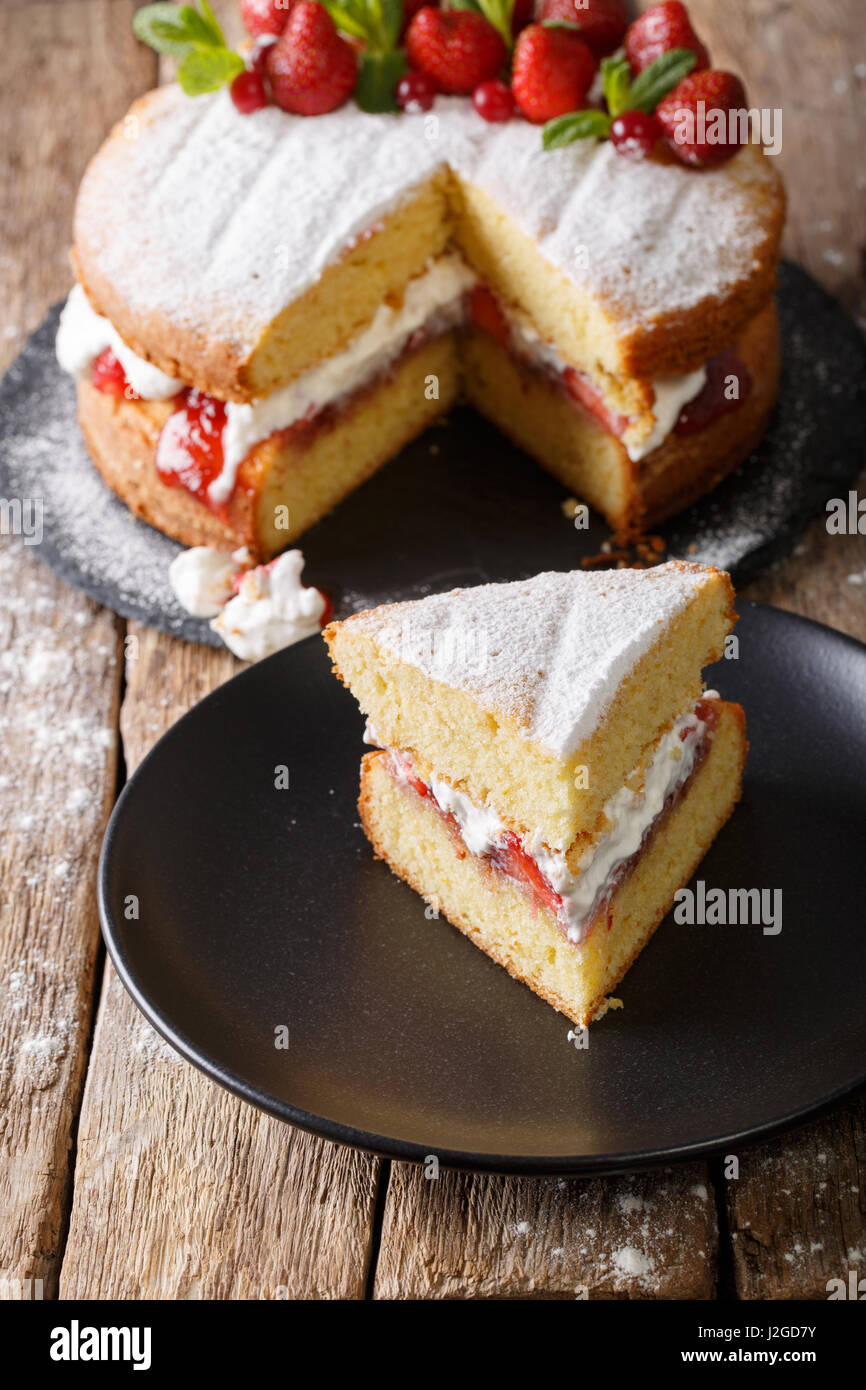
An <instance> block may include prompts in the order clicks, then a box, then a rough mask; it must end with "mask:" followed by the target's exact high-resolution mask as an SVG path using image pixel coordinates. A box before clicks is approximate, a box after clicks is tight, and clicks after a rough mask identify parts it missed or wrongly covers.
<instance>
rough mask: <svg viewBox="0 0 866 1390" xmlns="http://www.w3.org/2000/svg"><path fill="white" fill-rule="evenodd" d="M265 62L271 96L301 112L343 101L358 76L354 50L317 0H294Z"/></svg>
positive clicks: (325, 108)
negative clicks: (280, 34) (285, 23)
mask: <svg viewBox="0 0 866 1390" xmlns="http://www.w3.org/2000/svg"><path fill="white" fill-rule="evenodd" d="M265 67H266V69H267V74H268V78H269V80H270V84H271V91H272V92H273V96H274V101H275V102H276V103H277V105H278V106H281V107H282V108H283V110H284V111H294V112H295V114H296V115H299V116H321V115H322V114H323V113H324V112H325V111H333V110H335V109H336V107H338V106H342V104H343V102H344V101H345V100H346V98H347V97H348V96H349V95H350V94H351V92H352V89H353V88H354V86H355V80H356V77H357V59H356V57H355V50H354V49H353V48H352V45H351V44H349V43H347V42H346V40H345V39H344V38H341V37H340V35H339V34H338V33H337V30H336V28H335V27H334V21H333V20H332V19H331V16H330V15H329V14H328V12H327V10H326V9H325V8H324V6H323V5H319V4H318V3H317V0H296V3H295V5H294V7H293V9H292V12H291V15H290V16H289V22H288V24H287V26H286V30H285V33H284V34H283V36H282V38H281V39H279V40H278V42H277V43H275V44H274V45H273V46H272V48H271V50H270V52H269V53H268V55H267V57H266V58H265Z"/></svg>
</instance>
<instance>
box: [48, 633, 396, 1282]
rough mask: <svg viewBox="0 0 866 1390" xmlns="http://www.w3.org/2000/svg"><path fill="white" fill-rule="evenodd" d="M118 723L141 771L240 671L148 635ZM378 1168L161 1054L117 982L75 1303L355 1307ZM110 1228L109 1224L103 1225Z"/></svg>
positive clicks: (82, 1165) (81, 1192)
mask: <svg viewBox="0 0 866 1390" xmlns="http://www.w3.org/2000/svg"><path fill="white" fill-rule="evenodd" d="M131 635H132V636H133V637H134V638H135V639H136V641H137V644H138V646H137V648H136V647H135V646H133V647H132V651H131V659H130V660H129V661H128V663H127V692H126V698H125V700H124V703H123V708H122V711H121V728H122V732H123V741H124V752H125V756H126V762H127V767H128V769H129V770H130V771H131V770H132V769H133V768H134V767H135V765H136V764H137V763H138V762H139V761H140V760H141V758H142V757H143V755H144V753H145V752H146V751H147V750H148V748H150V746H151V745H152V743H153V742H154V740H155V739H156V738H157V737H158V735H159V734H160V733H162V732H163V730H164V729H165V728H167V727H168V726H169V725H170V724H172V723H173V722H174V720H175V719H176V718H177V717H178V715H180V714H181V713H182V712H183V711H185V710H186V709H187V708H188V707H189V706H191V705H193V704H195V703H196V701H197V700H200V699H201V698H202V697H203V696H204V695H205V694H207V693H208V691H209V690H211V689H213V688H214V687H215V686H217V685H219V684H220V682H221V681H222V680H224V679H226V678H227V677H228V676H230V675H231V674H233V672H234V671H235V670H237V669H239V663H237V662H235V661H234V659H233V658H232V657H231V656H230V655H229V654H228V653H227V652H218V651H213V650H210V649H204V648H197V647H193V646H190V645H187V644H184V643H181V642H177V641H174V640H172V639H170V638H168V637H165V636H163V635H162V634H159V633H155V632H152V631H150V630H148V629H145V628H139V627H134V628H131ZM378 1172H379V1164H378V1162H377V1161H376V1160H374V1159H371V1158H368V1157H367V1156H365V1155H362V1154H356V1153H352V1152H350V1151H348V1150H343V1149H337V1148H335V1147H334V1146H333V1145H330V1144H325V1143H323V1142H321V1141H320V1140H317V1139H314V1138H311V1137H310V1136H308V1135H305V1134H302V1133H300V1131H296V1130H292V1129H290V1128H288V1127H287V1126H285V1125H282V1124H280V1123H278V1122H277V1121H275V1120H271V1119H269V1118H267V1117H266V1116H264V1115H261V1114H259V1113H258V1112H257V1111H255V1110H253V1109H252V1108H251V1107H250V1106H247V1105H244V1104H242V1103H241V1102H240V1101H238V1100H235V1099H234V1098H233V1097H231V1096H229V1095H228V1094H227V1093H226V1092H224V1091H222V1090H220V1088H219V1087H217V1086H213V1085H211V1083H210V1082H209V1081H207V1080H205V1078H204V1077H203V1076H201V1075H200V1074H199V1073H198V1072H197V1071H195V1070H194V1069H193V1068H192V1067H189V1066H188V1065H187V1064H186V1063H185V1062H183V1061H181V1059H180V1058H179V1057H178V1056H177V1055H176V1054H175V1053H174V1052H172V1050H171V1049H170V1048H169V1047H168V1046H167V1045H166V1044H164V1043H163V1042H162V1041H161V1040H160V1039H159V1038H158V1036H157V1035H156V1034H155V1033H154V1031H153V1029H152V1028H151V1027H150V1025H149V1024H148V1023H146V1021H145V1020H144V1018H143V1017H142V1016H141V1015H140V1014H139V1012H138V1010H137V1009H136V1007H135V1005H134V1004H133V1003H132V1001H131V1000H130V999H129V997H128V996H127V995H126V993H125V992H124V990H123V988H122V986H121V985H120V983H119V981H118V979H117V976H116V974H115V973H114V971H113V969H111V968H110V967H109V968H108V969H107V971H106V983H105V987H104V990H103V995H102V1001H101V1004H100V1009H99V1015H98V1018H97V1023H96V1030H95V1034H94V1040H93V1050H92V1054H91V1059H90V1067H89V1070H88V1076H87V1085H86V1089H85V1094H84V1100H83V1103H82V1110H81V1119H80V1124H79V1131H78V1157H77V1163H76V1170H75V1192H74V1200H73V1206H72V1216H71V1221H70V1228H69V1239H68V1242H67V1246H66V1254H65V1258H64V1263H63V1274H62V1282H61V1294H62V1296H63V1297H66V1298H85V1297H98V1298H120V1299H125V1298H168V1299H178V1298H280V1297H282V1298H287V1297H291V1298H360V1297H362V1296H363V1292H364V1283H365V1278H366V1272H367V1263H368V1258H369V1252H370V1243H371V1237H372V1229H373V1213H374V1205H375V1193H376V1183H377V1178H378ZM107 1213H110V1219H107V1218H106V1214H107Z"/></svg>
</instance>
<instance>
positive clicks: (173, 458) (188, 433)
mask: <svg viewBox="0 0 866 1390" xmlns="http://www.w3.org/2000/svg"><path fill="white" fill-rule="evenodd" d="M177 399H178V402H179V407H178V409H177V410H176V411H175V412H174V414H173V415H171V416H170V417H169V419H168V420H167V421H166V423H165V425H164V426H163V430H162V433H161V434H160V436H159V444H158V445H157V450H156V471H157V473H158V474H159V476H160V478H161V479H162V481H163V482H164V483H166V484H167V485H168V486H169V487H182V488H185V489H186V491H187V492H189V493H191V494H192V496H193V497H197V498H198V500H199V501H200V502H203V503H204V504H205V506H206V507H209V508H210V510H211V511H215V512H217V513H219V512H223V511H224V510H225V507H224V506H214V505H213V503H212V502H211V500H210V497H209V495H208V489H209V488H210V485H211V483H213V482H215V481H216V479H217V478H218V477H219V476H220V474H221V472H222V469H223V429H224V427H225V422H226V408H225V403H224V402H223V401H218V400H217V399H216V397H215V396H209V395H207V394H206V392H204V391H197V390H196V389H195V388H194V387H193V388H191V389H190V390H188V391H184V392H181V394H180V396H179V397H178V398H177Z"/></svg>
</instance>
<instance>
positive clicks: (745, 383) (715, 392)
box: [674, 348, 752, 435]
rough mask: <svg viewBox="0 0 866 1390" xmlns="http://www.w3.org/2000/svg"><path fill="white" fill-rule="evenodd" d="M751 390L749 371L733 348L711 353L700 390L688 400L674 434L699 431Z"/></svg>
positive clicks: (738, 404)
mask: <svg viewBox="0 0 866 1390" xmlns="http://www.w3.org/2000/svg"><path fill="white" fill-rule="evenodd" d="M751 393H752V375H751V372H750V371H749V369H748V367H747V366H746V364H745V362H744V361H743V359H742V358H741V357H740V356H739V355H738V354H737V352H736V351H735V350H734V349H733V348H728V349H727V351H726V352H720V353H719V355H718V357H711V358H710V360H709V362H708V363H707V380H706V383H705V385H704V387H703V389H702V390H701V391H699V392H698V394H697V395H696V396H695V397H694V399H693V400H690V401H688V402H687V403H686V404H685V405H684V406H683V408H682V410H681V411H680V414H679V419H678V420H677V422H676V424H675V425H674V434H679V435H688V434H699V433H700V431H701V430H705V429H706V428H707V427H708V426H709V425H712V424H713V423H714V421H716V420H718V419H720V417H721V416H722V415H730V414H731V412H732V411H734V410H737V409H738V408H739V407H740V406H741V405H742V404H743V401H745V400H748V398H749V396H750V395H751Z"/></svg>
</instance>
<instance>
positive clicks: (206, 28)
mask: <svg viewBox="0 0 866 1390" xmlns="http://www.w3.org/2000/svg"><path fill="white" fill-rule="evenodd" d="M181 24H182V25H183V28H185V29H186V33H188V36H189V43H190V46H192V47H196V49H199V47H202V49H224V47H225V40H224V38H222V31H221V29H220V28H218V26H217V32H215V33H214V31H213V26H211V24H210V21H209V19H207V17H206V15H203V14H200V13H199V10H196V8H195V6H190V4H185V6H182V7H181Z"/></svg>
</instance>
